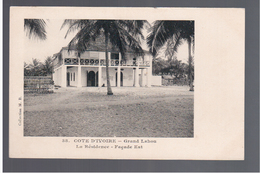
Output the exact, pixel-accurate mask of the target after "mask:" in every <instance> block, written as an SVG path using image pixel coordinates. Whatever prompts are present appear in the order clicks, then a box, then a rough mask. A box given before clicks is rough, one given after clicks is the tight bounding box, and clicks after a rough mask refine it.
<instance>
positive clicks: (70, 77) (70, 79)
mask: <svg viewBox="0 0 260 173" xmlns="http://www.w3.org/2000/svg"><path fill="white" fill-rule="evenodd" d="M70 81H72V73H70Z"/></svg>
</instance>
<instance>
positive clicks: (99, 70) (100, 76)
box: [98, 66, 103, 87]
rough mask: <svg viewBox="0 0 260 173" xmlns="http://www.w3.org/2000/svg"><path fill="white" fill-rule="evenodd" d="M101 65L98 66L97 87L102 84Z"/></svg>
mask: <svg viewBox="0 0 260 173" xmlns="http://www.w3.org/2000/svg"><path fill="white" fill-rule="evenodd" d="M102 82H103V81H102V67H101V66H99V67H98V87H101V86H102Z"/></svg>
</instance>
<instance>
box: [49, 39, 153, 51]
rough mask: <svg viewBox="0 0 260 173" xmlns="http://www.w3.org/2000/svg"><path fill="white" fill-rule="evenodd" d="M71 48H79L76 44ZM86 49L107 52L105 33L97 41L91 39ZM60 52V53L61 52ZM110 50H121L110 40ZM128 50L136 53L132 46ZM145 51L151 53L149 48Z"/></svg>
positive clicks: (64, 48)
mask: <svg viewBox="0 0 260 173" xmlns="http://www.w3.org/2000/svg"><path fill="white" fill-rule="evenodd" d="M62 50H69V47H68V46H66V47H62V48H61V50H60V52H61V51H62ZM70 50H77V49H76V46H75V45H72V46H71V47H70ZM85 51H100V52H105V51H106V45H105V38H104V36H103V35H101V36H100V37H98V38H97V39H96V40H95V41H91V42H90V43H89V45H88V46H87V49H86V50H85ZM60 52H59V53H60ZM108 52H120V51H119V48H117V47H115V46H113V45H112V43H111V42H108ZM127 52H129V53H134V50H130V48H129V49H128V50H127ZM143 52H144V53H146V54H150V52H149V51H147V50H143ZM59 53H56V54H54V56H56V55H57V54H59Z"/></svg>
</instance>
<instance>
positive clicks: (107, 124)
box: [24, 86, 194, 137]
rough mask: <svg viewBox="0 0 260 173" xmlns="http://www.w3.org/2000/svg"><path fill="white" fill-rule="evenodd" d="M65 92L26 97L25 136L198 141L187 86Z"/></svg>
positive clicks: (89, 89) (191, 98) (67, 89)
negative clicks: (152, 138)
mask: <svg viewBox="0 0 260 173" xmlns="http://www.w3.org/2000/svg"><path fill="white" fill-rule="evenodd" d="M112 89H113V92H114V95H112V96H107V95H106V88H96V87H95V88H60V89H58V90H55V92H54V93H53V94H25V96H24V104H25V107H24V109H25V111H24V135H25V136H67V137H193V119H194V117H193V103H194V98H193V94H194V93H193V92H190V91H188V90H189V87H187V86H171V87H151V88H134V87H122V88H112Z"/></svg>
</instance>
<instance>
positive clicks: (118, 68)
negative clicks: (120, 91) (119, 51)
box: [117, 66, 121, 87]
mask: <svg viewBox="0 0 260 173" xmlns="http://www.w3.org/2000/svg"><path fill="white" fill-rule="evenodd" d="M120 76H121V68H120V66H118V67H117V87H120V84H121V78H120Z"/></svg>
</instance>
